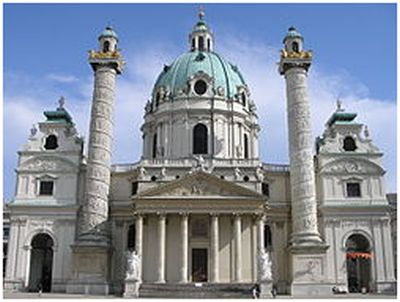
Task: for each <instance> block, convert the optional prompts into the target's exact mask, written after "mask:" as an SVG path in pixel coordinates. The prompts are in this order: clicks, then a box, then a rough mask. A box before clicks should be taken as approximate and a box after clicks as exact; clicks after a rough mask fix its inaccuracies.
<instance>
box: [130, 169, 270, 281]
mask: <svg viewBox="0 0 400 302" xmlns="http://www.w3.org/2000/svg"><path fill="white" fill-rule="evenodd" d="M193 186H197V188H193ZM203 187H204V188H207V191H202V189H201V188H203ZM189 188H190V192H191V194H185V192H186V193H188V192H187V190H188V189H189ZM213 189H218V190H219V194H220V195H219V196H217V195H215V193H216V192H213ZM194 197H195V198H194ZM244 201H245V202H244ZM135 203H136V206H135V211H136V215H135V219H136V220H135V225H136V236H135V238H136V251H137V253H138V254H141V255H142V257H143V263H144V264H145V265H144V267H146V268H145V269H144V270H143V271H142V279H143V280H144V281H146V282H154V283H170V282H172V283H177V282H179V283H188V282H210V283H218V282H237V283H240V282H255V281H256V280H254V277H255V276H257V273H256V272H255V271H254V270H256V267H257V266H256V256H257V250H256V249H255V247H257V248H259V247H262V246H263V243H262V241H263V238H264V234H263V232H264V227H263V220H262V219H261V218H262V211H263V209H264V207H265V198H264V197H263V196H262V195H259V194H257V193H255V192H254V191H250V190H248V189H246V188H243V187H240V186H238V185H234V184H231V183H228V182H226V181H224V180H221V179H219V178H217V177H215V176H212V175H210V174H207V173H205V172H195V173H193V174H189V175H187V176H185V177H183V178H182V179H180V180H177V181H174V182H172V183H168V184H166V185H162V186H160V187H157V188H155V189H150V190H148V191H146V192H143V193H142V194H139V195H138V197H137V199H136V200H135ZM254 240H256V241H257V242H256V243H254V242H253V241H254ZM146 248H150V249H151V250H145V249H146ZM244 258H245V259H244Z"/></svg>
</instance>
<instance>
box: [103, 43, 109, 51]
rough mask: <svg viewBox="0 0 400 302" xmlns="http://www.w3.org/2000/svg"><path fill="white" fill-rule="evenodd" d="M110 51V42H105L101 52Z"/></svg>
mask: <svg viewBox="0 0 400 302" xmlns="http://www.w3.org/2000/svg"><path fill="white" fill-rule="evenodd" d="M109 51H110V42H108V41H105V42H104V44H103V52H109Z"/></svg>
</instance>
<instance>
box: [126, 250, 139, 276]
mask: <svg viewBox="0 0 400 302" xmlns="http://www.w3.org/2000/svg"><path fill="white" fill-rule="evenodd" d="M125 257H126V278H125V279H129V280H139V279H140V263H141V259H140V256H139V255H138V254H137V253H136V251H132V252H131V251H126V252H125Z"/></svg>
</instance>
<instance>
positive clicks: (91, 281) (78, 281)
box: [66, 242, 112, 295]
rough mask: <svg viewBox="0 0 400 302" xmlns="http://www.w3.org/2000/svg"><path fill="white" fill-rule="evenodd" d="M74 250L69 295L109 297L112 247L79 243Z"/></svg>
mask: <svg viewBox="0 0 400 302" xmlns="http://www.w3.org/2000/svg"><path fill="white" fill-rule="evenodd" d="M71 248H72V265H73V267H72V278H71V280H69V281H68V283H67V289H66V291H67V293H71V294H72V293H74V294H100V295H108V294H109V293H110V292H111V290H110V289H112V286H111V282H110V263H111V247H110V246H108V245H94V244H92V243H88V242H78V243H77V244H75V245H73V246H71Z"/></svg>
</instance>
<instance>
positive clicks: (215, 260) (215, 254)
mask: <svg viewBox="0 0 400 302" xmlns="http://www.w3.org/2000/svg"><path fill="white" fill-rule="evenodd" d="M218 235H219V227H218V215H217V214H213V215H211V276H210V277H211V278H210V279H211V280H210V281H211V282H218V281H219V236H218Z"/></svg>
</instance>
